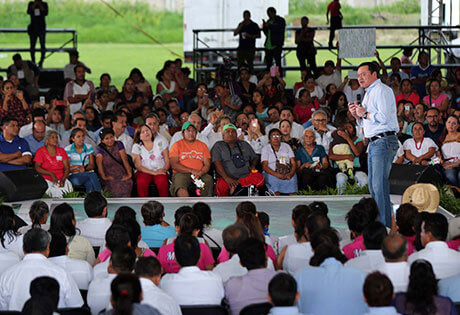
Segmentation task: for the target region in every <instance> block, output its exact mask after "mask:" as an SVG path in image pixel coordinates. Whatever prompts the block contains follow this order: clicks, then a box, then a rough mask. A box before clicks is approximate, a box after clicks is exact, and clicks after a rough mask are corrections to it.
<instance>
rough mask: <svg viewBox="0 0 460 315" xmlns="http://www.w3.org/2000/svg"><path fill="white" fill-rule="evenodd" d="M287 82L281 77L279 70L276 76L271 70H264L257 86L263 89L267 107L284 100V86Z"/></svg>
mask: <svg viewBox="0 0 460 315" xmlns="http://www.w3.org/2000/svg"><path fill="white" fill-rule="evenodd" d="M285 86H286V82H284V80H283V79H282V78H281V75H280V73H279V72H277V73H276V74H275V76H274V77H272V76H271V74H270V73H269V72H264V73H262V75H261V79H260V81H259V82H258V83H257V86H256V88H257V89H261V90H263V93H264V104H265V106H267V107H270V106H273V105H275V104H276V103H277V102H282V101H283V94H284V88H285Z"/></svg>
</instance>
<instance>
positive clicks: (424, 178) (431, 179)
mask: <svg viewBox="0 0 460 315" xmlns="http://www.w3.org/2000/svg"><path fill="white" fill-rule="evenodd" d="M389 181H390V193H391V194H395V195H402V194H403V193H404V191H405V190H406V188H407V187H409V186H410V185H413V184H417V183H430V184H434V185H437V184H442V178H441V176H440V175H439V173H438V172H437V171H436V168H435V167H434V166H432V165H427V166H423V165H412V164H393V166H392V168H391V172H390V178H389Z"/></svg>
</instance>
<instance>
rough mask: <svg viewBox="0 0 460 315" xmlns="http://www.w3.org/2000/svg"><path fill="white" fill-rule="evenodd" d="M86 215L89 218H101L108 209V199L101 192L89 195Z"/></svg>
mask: <svg viewBox="0 0 460 315" xmlns="http://www.w3.org/2000/svg"><path fill="white" fill-rule="evenodd" d="M84 206H85V213H86V215H87V216H88V217H89V218H93V217H100V216H102V213H103V212H104V208H106V207H107V199H105V197H104V195H103V194H101V192H99V191H92V192H90V193H88V194H87V195H86V197H85V201H84Z"/></svg>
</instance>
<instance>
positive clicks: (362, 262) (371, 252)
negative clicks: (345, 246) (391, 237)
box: [345, 249, 385, 273]
mask: <svg viewBox="0 0 460 315" xmlns="http://www.w3.org/2000/svg"><path fill="white" fill-rule="evenodd" d="M383 263H385V258H384V257H383V254H382V251H381V250H380V249H379V250H376V249H366V250H363V251H362V252H361V254H360V255H359V256H358V257H355V258H353V259H350V260H349V261H347V262H346V263H345V266H347V267H355V268H357V269H360V270H361V271H362V272H364V273H370V272H372V271H375V270H377V269H376V267H377V266H378V265H380V264H383Z"/></svg>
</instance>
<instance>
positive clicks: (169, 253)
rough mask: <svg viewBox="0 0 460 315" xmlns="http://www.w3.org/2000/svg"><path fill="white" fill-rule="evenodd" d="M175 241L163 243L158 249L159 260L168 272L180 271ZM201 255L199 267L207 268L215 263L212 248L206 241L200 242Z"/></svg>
mask: <svg viewBox="0 0 460 315" xmlns="http://www.w3.org/2000/svg"><path fill="white" fill-rule="evenodd" d="M175 241H176V239H174V241H173V242H172V243H170V244H167V245H163V246H161V247H160V250H159V251H158V261H159V262H160V264H161V266H162V267H163V270H164V271H165V272H166V273H177V272H179V269H180V266H179V264H178V263H177V262H176V257H175V255H174V242H175ZM200 249H201V257H200V260H199V261H198V264H197V267H198V268H200V269H201V270H205V267H206V266H209V265H213V264H214V262H215V261H214V257H212V252H211V249H209V247H208V245H206V244H205V243H200Z"/></svg>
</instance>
